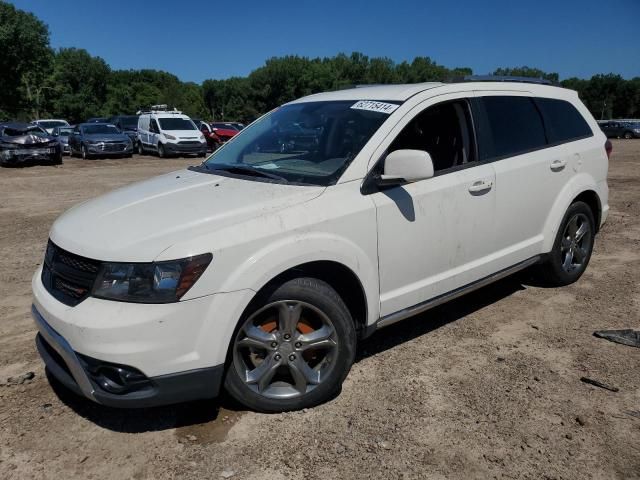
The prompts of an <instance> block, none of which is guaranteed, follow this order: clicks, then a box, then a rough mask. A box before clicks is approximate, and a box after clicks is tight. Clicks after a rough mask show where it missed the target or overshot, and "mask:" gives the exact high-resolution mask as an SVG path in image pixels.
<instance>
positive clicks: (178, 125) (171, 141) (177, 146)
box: [137, 105, 207, 158]
mask: <svg viewBox="0 0 640 480" xmlns="http://www.w3.org/2000/svg"><path fill="white" fill-rule="evenodd" d="M139 113H140V117H139V118H138V144H137V150H138V153H139V154H140V155H144V154H145V153H146V152H156V153H157V154H158V156H159V157H160V158H165V157H168V156H171V155H198V156H199V157H204V156H205V155H206V154H207V141H206V140H205V138H204V135H202V133H201V132H200V130H198V128H197V127H196V125H195V123H193V122H192V121H191V119H190V118H189V117H188V116H187V115H183V114H182V112H179V111H178V110H175V109H173V110H168V109H167V108H166V105H155V106H154V107H152V108H151V110H150V111H147V112H139Z"/></svg>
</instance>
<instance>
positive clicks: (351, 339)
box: [224, 277, 356, 412]
mask: <svg viewBox="0 0 640 480" xmlns="http://www.w3.org/2000/svg"><path fill="white" fill-rule="evenodd" d="M285 301H286V303H285ZM274 305H276V306H274ZM283 305H284V306H285V307H284V308H285V310H286V311H287V312H289V311H293V310H295V308H297V307H298V306H300V308H301V310H300V311H301V312H302V313H298V316H297V317H295V318H297V319H298V320H295V322H296V323H295V324H294V325H295V328H294V330H293V331H294V335H293V336H290V338H289V340H287V335H286V334H284V335H283V334H281V323H280V322H281V320H280V318H281V317H280V316H279V314H276V317H275V318H276V320H274V319H273V318H274V317H273V316H270V311H269V309H270V308H273V309H276V312H278V311H279V310H278V309H279V308H280V307H282V306H283ZM289 308H291V309H292V310H288V309H289ZM305 309H306V310H305ZM263 314H264V317H262V318H267V319H269V320H268V321H269V322H271V323H272V324H273V325H277V327H276V328H275V329H274V330H271V333H267V334H266V335H268V336H269V335H274V336H275V338H276V339H277V342H273V343H271V345H270V347H274V348H271V349H265V350H264V352H265V353H264V359H261V362H265V361H267V360H268V361H269V362H271V363H272V364H273V365H276V364H277V365H280V366H277V367H275V368H273V371H275V372H276V373H275V374H274V375H273V376H272V377H270V380H268V382H269V385H267V388H265V389H264V391H263V392H261V391H260V387H259V382H255V381H254V382H253V383H256V385H253V386H251V385H250V384H251V383H252V382H251V381H245V379H246V378H248V376H247V373H248V372H250V371H253V369H245V367H246V365H245V363H244V360H243V358H245V357H243V356H242V355H243V350H242V349H243V348H244V349H247V348H248V349H250V350H251V352H252V355H254V357H255V352H256V351H259V350H260V348H261V347H253V346H251V347H246V346H240V345H242V341H243V340H245V341H246V340H247V339H248V338H249V335H248V334H247V333H246V332H247V324H249V325H250V327H249V328H252V327H253V326H255V324H254V323H252V322H255V321H258V322H260V321H261V320H260V318H261V317H260V315H263ZM316 314H317V315H318V317H317V318H316V320H315V321H317V319H318V318H320V319H321V320H320V322H322V321H326V320H327V319H329V320H330V322H329V323H328V324H326V323H325V324H323V323H321V325H329V326H330V328H328V329H327V330H326V331H327V332H332V333H331V335H332V337H331V338H330V339H329V341H330V342H331V344H330V347H328V349H327V350H326V353H324V354H323V352H324V350H323V349H322V348H320V349H318V350H315V349H314V348H311V349H309V350H307V351H306V352H304V351H303V350H298V348H299V347H300V346H303V344H302V342H300V341H298V340H301V339H303V338H304V335H305V333H303V329H302V326H303V324H304V322H306V321H307V320H306V319H305V317H306V318H311V317H313V316H314V315H316ZM292 318H293V316H292ZM256 319H257V320H256ZM322 319H324V320H322ZM262 327H264V325H260V326H259V327H258V328H262ZM314 328H316V327H314ZM317 328H318V329H317V330H314V329H313V328H312V329H311V332H313V331H316V332H319V331H320V328H323V327H317ZM282 331H283V332H286V331H287V330H286V328H284V329H282ZM261 332H262V331H261ZM274 332H275V333H274ZM308 333H309V332H308V331H307V334H308ZM306 338H311V337H310V336H307V337H306ZM269 342H271V340H265V343H266V344H268V343H269ZM275 345H277V347H276V346H275ZM254 348H257V349H258V350H254ZM303 348H304V346H303ZM355 350H356V332H355V327H354V323H353V319H352V318H351V315H350V313H349V310H348V309H347V307H346V305H345V304H344V302H343V301H342V299H341V298H340V296H339V295H338V294H337V293H336V291H335V290H334V289H333V288H331V286H329V285H328V284H327V283H325V282H323V281H321V280H317V279H315V278H307V277H301V278H294V279H292V280H289V281H286V282H284V283H282V284H281V285H279V286H278V285H274V286H272V287H267V288H265V290H264V291H263V292H261V293H260V294H259V295H258V296H257V297H256V298H255V299H254V300H253V301H252V302H251V304H250V305H249V307H248V308H247V311H246V312H245V314H244V315H243V316H242V318H241V319H240V322H239V323H238V327H237V328H236V332H235V333H234V336H233V338H232V341H231V345H230V347H229V362H228V366H227V371H226V376H225V382H224V385H225V388H226V390H227V392H228V393H229V394H230V395H231V396H232V397H233V398H234V399H235V400H237V401H238V402H240V403H241V404H243V405H245V406H247V407H249V408H251V409H253V410H256V411H260V412H283V411H289V410H299V409H302V408H307V407H312V406H315V405H318V404H320V403H322V402H324V401H326V400H328V399H330V398H333V396H334V395H335V394H337V393H338V392H339V391H340V387H341V385H342V382H343V381H344V379H345V378H346V376H347V374H348V373H349V370H350V369H351V365H352V364H353V360H354V358H355ZM316 352H318V353H316ZM244 353H246V352H244ZM308 354H311V356H312V359H311V360H309V359H308ZM296 355H297V358H296ZM315 355H318V356H319V357H320V356H322V355H324V357H323V358H322V359H321V360H319V361H318V363H317V364H316V366H315V367H314V368H317V369H318V370H319V371H320V373H318V375H317V378H318V379H319V381H317V382H318V383H313V382H308V383H305V382H302V385H304V386H303V388H301V389H299V390H298V389H297V384H296V385H294V382H295V380H294V370H295V371H297V372H298V374H299V379H301V376H303V375H302V373H301V372H302V369H297V367H296V368H295V369H292V368H291V367H290V366H289V365H300V364H302V363H303V362H304V364H305V365H306V366H307V367H309V366H311V363H310V362H311V361H314V362H315V361H316V360H317V359H316V358H315ZM254 357H251V358H254ZM278 357H280V358H278ZM247 358H248V357H247ZM276 360H277V361H278V362H276ZM260 365H261V363H259V364H258V365H257V366H255V365H254V366H253V368H255V369H256V370H257V367H258V366H260ZM323 369H326V370H324V372H323ZM270 370H271V369H270ZM311 371H312V372H313V373H317V372H315V370H311ZM287 375H289V377H287ZM283 376H284V377H283ZM283 378H284V379H283ZM287 378H289V379H290V380H289V383H287ZM305 378H308V377H305ZM271 382H273V383H271ZM283 388H284V389H289V390H285V392H289V391H295V392H294V393H293V395H294V396H293V397H291V396H289V397H286V396H283V397H282V398H274V397H273V395H272V396H270V395H269V393H268V392H270V391H274V390H278V389H283ZM301 390H304V392H303V391H301ZM287 395H289V394H288V393H287Z"/></svg>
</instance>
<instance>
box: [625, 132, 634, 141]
mask: <svg viewBox="0 0 640 480" xmlns="http://www.w3.org/2000/svg"><path fill="white" fill-rule="evenodd" d="M624 138H626V139H627V140H629V139H631V138H633V133H631V132H624Z"/></svg>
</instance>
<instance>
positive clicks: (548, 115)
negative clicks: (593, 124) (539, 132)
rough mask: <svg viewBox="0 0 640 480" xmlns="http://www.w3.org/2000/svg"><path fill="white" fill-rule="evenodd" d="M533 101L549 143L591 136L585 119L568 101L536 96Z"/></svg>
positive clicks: (591, 133)
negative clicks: (545, 129)
mask: <svg viewBox="0 0 640 480" xmlns="http://www.w3.org/2000/svg"><path fill="white" fill-rule="evenodd" d="M535 102H536V104H537V105H538V108H539V109H540V112H541V113H542V116H543V118H544V124H545V127H546V128H547V138H548V140H549V143H550V144H558V143H565V142H571V141H572V140H578V139H580V138H587V137H591V136H593V132H592V131H591V128H590V127H589V124H588V123H587V121H586V120H585V119H584V117H583V116H582V115H581V114H580V112H578V110H576V107H574V106H573V105H571V104H570V103H569V102H566V101H564V100H555V99H552V98H536V99H535Z"/></svg>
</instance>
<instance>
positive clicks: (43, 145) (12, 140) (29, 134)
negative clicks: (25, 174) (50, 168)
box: [0, 122, 62, 166]
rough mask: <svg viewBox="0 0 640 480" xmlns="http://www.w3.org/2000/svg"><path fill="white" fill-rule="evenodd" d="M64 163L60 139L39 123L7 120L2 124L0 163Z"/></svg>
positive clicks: (0, 127)
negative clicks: (38, 124)
mask: <svg viewBox="0 0 640 480" xmlns="http://www.w3.org/2000/svg"><path fill="white" fill-rule="evenodd" d="M26 163H47V164H53V165H58V164H61V163H62V152H61V148H60V144H59V143H58V140H56V139H55V138H54V137H52V136H51V135H49V134H48V133H47V132H46V131H45V130H43V129H42V128H40V127H39V126H37V125H33V124H29V123H18V122H7V123H1V124H0V165H2V166H8V165H19V164H26Z"/></svg>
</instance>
